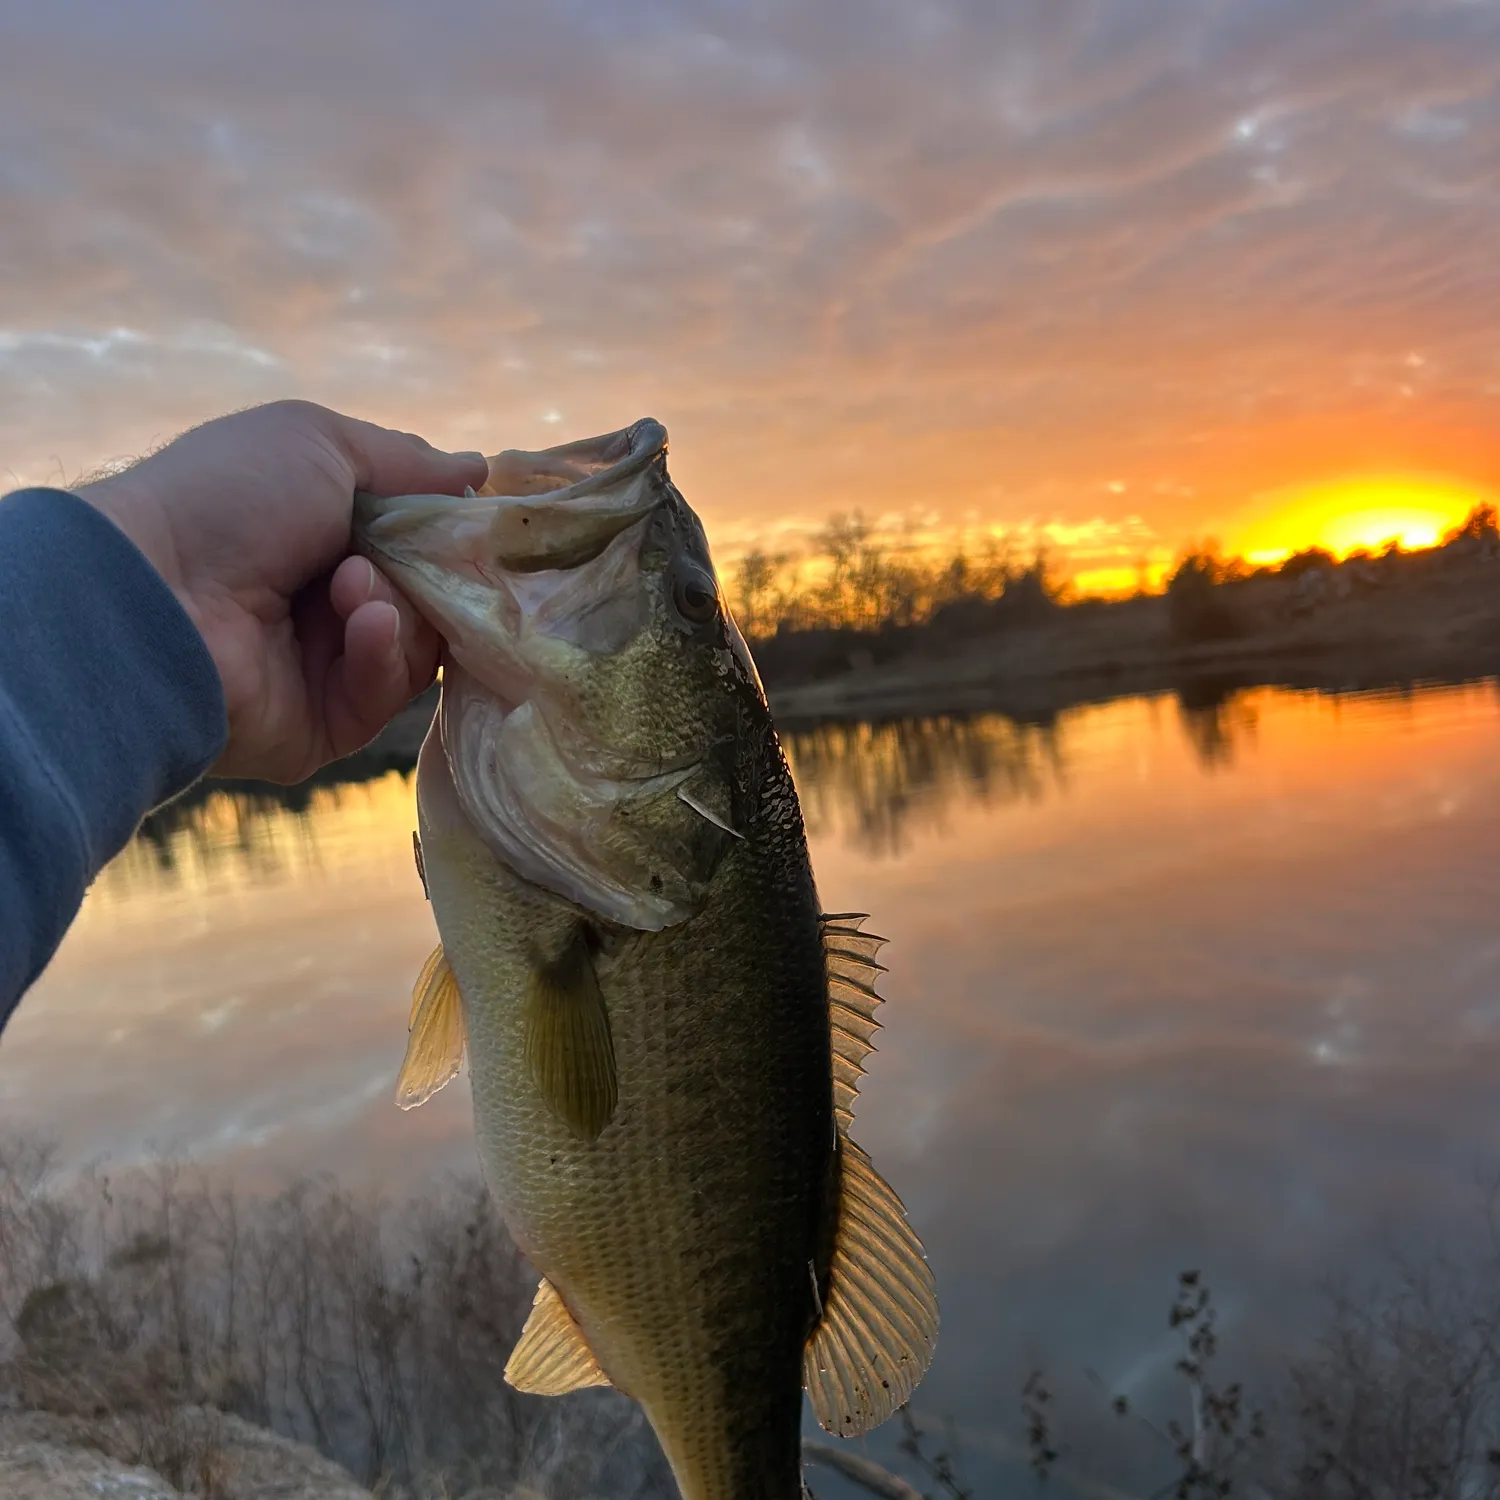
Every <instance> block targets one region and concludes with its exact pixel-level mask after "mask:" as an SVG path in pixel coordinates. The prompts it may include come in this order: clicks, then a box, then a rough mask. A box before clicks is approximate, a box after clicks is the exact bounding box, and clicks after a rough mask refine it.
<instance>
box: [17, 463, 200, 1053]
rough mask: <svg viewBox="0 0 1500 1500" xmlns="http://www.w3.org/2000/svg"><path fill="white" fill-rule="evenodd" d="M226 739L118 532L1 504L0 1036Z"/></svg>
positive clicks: (66, 500) (30, 499) (174, 613)
mask: <svg viewBox="0 0 1500 1500" xmlns="http://www.w3.org/2000/svg"><path fill="white" fill-rule="evenodd" d="M227 732H228V731H227V723H226V719H225V712H224V694H223V688H222V687H221V685H220V682H219V674H218V671H217V669H216V668H215V666H214V663H213V658H212V657H210V656H209V654H208V649H207V647H205V646H204V644H203V639H202V637H201V636H200V635H199V634H198V631H197V629H196V628H195V627H194V625H193V623H192V621H191V620H189V619H188V617H187V614H186V612H185V611H184V610H183V608H182V606H181V605H180V604H179V603H178V602H177V599H176V597H175V596H174V595H173V593H172V591H171V590H170V589H169V588H168V587H167V585H166V583H165V582H164V581H163V580H162V578H161V576H160V575H159V574H158V573H157V572H156V570H155V569H154V568H153V567H152V566H151V564H150V563H148V562H147V561H146V559H145V557H144V556H142V554H141V553H140V552H139V551H138V550H137V549H136V547H135V546H134V544H133V543H132V542H131V541H130V540H129V538H127V537H126V535H125V534H124V532H122V531H120V530H119V529H118V528H117V527H116V526H115V525H114V524H113V523H112V522H110V521H109V520H107V519H106V518H105V517H104V516H103V515H101V514H100V513H99V512H98V511H96V510H95V509H94V508H93V507H92V506H90V505H88V504H86V503H85V502H84V501H82V500H80V499H79V498H78V497H77V496H76V495H70V494H67V493H66V492H65V491H62V490H40V489H38V490H20V491H18V492H17V493H15V494H13V495H9V496H7V497H6V498H4V499H0V1025H3V1024H4V1022H5V1020H6V1019H7V1018H8V1017H9V1015H10V1013H11V1011H12V1010H13V1009H14V1008H15V1004H16V1001H17V1000H18V999H20V997H21V995H22V993H23V992H24V991H25V989H26V987H27V986H28V985H30V984H31V983H32V981H33V980H34V979H35V978H36V977H37V975H38V974H40V973H41V971H42V969H43V968H44V967H45V965H46V964H47V961H48V960H49V959H50V958H51V957H52V954H53V952H54V951H55V950H56V948H57V945H58V943H59V942H60V941H61V940H62V936H63V934H64V933H65V932H66V931H67V929H68V924H69V923H70V922H71V921H72V920H73V917H74V916H75V914H76V913H77V911H78V907H79V905H80V903H81V902H82V900H83V895H84V892H85V891H86V890H87V889H88V886H89V883H90V882H91V881H92V880H93V878H94V876H95V875H97V874H98V872H99V870H100V869H101V868H102V867H103V866H104V864H105V863H106V862H107V861H108V860H110V859H111V858H112V857H113V856H114V855H115V854H117V853H118V852H119V851H120V850H121V849H122V848H123V847H124V846H125V844H126V842H127V841H128V840H129V838H130V836H131V834H132V833H134V832H135V829H136V826H137V825H138V824H139V823H140V821H141V819H142V818H143V817H144V816H145V815H146V813H148V812H149V811H150V810H151V809H152V808H153V807H155V806H157V805H158V804H159V803H161V802H165V801H166V800H168V799H169V798H171V797H173V796H175V795H176V794H177V793H178V792H180V791H183V790H184V789H185V788H186V787H188V786H190V785H191V784H192V783H193V782H194V781H196V780H197V779H198V778H199V777H200V776H201V775H202V774H203V773H204V771H206V770H207V769H208V767H209V766H210V765H211V764H212V763H213V762H214V761H215V760H216V759H217V758H218V756H219V754H220V752H221V751H222V749H223V747H224V743H225V740H226V737H227Z"/></svg>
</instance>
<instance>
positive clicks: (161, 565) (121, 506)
mask: <svg viewBox="0 0 1500 1500" xmlns="http://www.w3.org/2000/svg"><path fill="white" fill-rule="evenodd" d="M73 493H74V494H75V495H77V496H78V498H79V499H80V500H83V501H84V502H86V503H87V504H89V505H91V506H93V508H94V509H95V510H97V511H98V512H99V513H100V514H101V515H103V516H104V517H105V519H106V520H108V521H110V522H112V523H113V524H114V525H115V526H116V527H117V528H118V529H119V530H120V531H123V532H124V533H125V535H126V537H128V538H129V540H130V541H131V542H132V543H133V544H134V545H135V549H136V551H137V552H139V553H140V554H141V556H142V557H144V558H145V559H146V561H147V562H148V563H150V564H151V566H152V567H153V568H155V569H156V571H157V572H158V573H159V574H160V575H161V577H162V580H163V582H165V584H166V585H167V587H168V588H169V589H171V590H172V592H173V593H174V594H175V595H176V596H177V599H178V602H179V603H180V604H181V605H182V606H183V608H184V609H186V610H187V612H188V614H189V616H190V617H191V618H192V620H193V623H194V624H195V625H196V624H197V623H198V620H197V612H196V611H195V610H194V608H193V605H192V600H191V599H190V598H189V597H188V591H187V587H186V584H185V582H184V579H183V575H182V568H181V565H180V562H179V559H178V556H177V548H176V546H175V545H174V543H173V540H172V529H171V527H170V526H169V525H168V523H167V518H166V515H165V513H164V512H163V510H162V508H161V506H160V505H159V504H157V503H156V501H155V500H154V499H153V498H152V496H151V494H150V491H149V490H148V489H147V488H146V486H145V485H143V484H142V483H141V481H140V479H139V478H138V477H137V473H136V471H135V470H133V469H131V470H126V471H125V472H124V473H122V474H112V475H110V476H109V477H108V478H105V479H100V480H96V481H95V482H94V483H93V484H86V485H81V486H79V487H78V488H77V489H75V490H74V491H73Z"/></svg>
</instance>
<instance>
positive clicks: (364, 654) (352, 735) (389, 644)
mask: <svg viewBox="0 0 1500 1500" xmlns="http://www.w3.org/2000/svg"><path fill="white" fill-rule="evenodd" d="M403 602H404V601H403ZM437 657H438V648H437V637H436V636H435V635H434V634H433V632H432V628H431V627H430V626H429V625H427V623H426V622H425V621H424V620H422V619H421V618H420V617H419V616H418V615H417V614H416V612H415V611H414V610H411V608H410V606H409V605H408V606H407V608H406V610H405V611H403V610H402V608H401V606H400V605H399V604H392V603H390V602H388V601H386V600H384V599H372V600H369V601H367V602H366V603H364V604H361V605H360V606H359V608H357V609H356V610H355V611H354V613H353V614H351V615H350V616H349V618H348V619H347V620H346V621H345V623H344V654H343V655H342V656H341V657H340V658H339V659H338V661H336V662H335V663H334V664H333V667H332V669H331V670H330V672H329V674H328V680H327V684H326V691H325V697H324V716H325V723H326V724H327V729H328V738H329V743H330V747H331V749H332V751H333V754H334V755H335V756H338V755H348V754H350V753H351V752H353V751H355V750H358V749H359V748H360V746H362V745H366V744H368V743H369V742H370V741H371V740H372V739H374V737H375V736H376V735H377V734H379V733H380V731H381V730H382V729H383V728H385V726H386V725H387V724H388V723H389V722H390V720H391V719H392V717H393V716H394V715H395V714H396V713H398V712H399V711H400V710H401V709H402V708H404V707H405V706H406V705H407V704H408V703H409V702H410V701H411V700H412V699H413V698H414V697H415V696H416V695H417V694H418V693H419V692H421V691H422V689H423V688H425V687H426V686H427V685H428V684H429V683H430V682H431V681H432V679H433V677H434V676H435V675H436V672H437Z"/></svg>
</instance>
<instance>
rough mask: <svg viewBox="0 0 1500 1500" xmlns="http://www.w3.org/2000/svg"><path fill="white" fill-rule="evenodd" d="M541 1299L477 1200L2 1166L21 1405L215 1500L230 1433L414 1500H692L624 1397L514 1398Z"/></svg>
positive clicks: (3, 1344) (9, 1359) (3, 1353)
mask: <svg viewBox="0 0 1500 1500" xmlns="http://www.w3.org/2000/svg"><path fill="white" fill-rule="evenodd" d="M534 1290H535V1277H534V1275H533V1274H532V1273H531V1272H530V1271H529V1269H528V1268H527V1267H526V1265H525V1263H524V1261H523V1260H522V1258H521V1257H520V1255H519V1253H518V1252H517V1251H516V1249H515V1247H514V1246H513V1245H512V1244H511V1242H510V1240H509V1238H508V1236H507V1235H506V1234H505V1232H504V1230H503V1228H502V1227H501V1226H500V1224H499V1223H498V1221H497V1220H496V1218H495V1216H494V1215H493V1213H492V1212H491V1210H490V1208H489V1205H488V1201H487V1199H486V1197H485V1194H484V1192H483V1189H482V1187H481V1186H480V1185H479V1184H478V1183H477V1182H465V1181H453V1182H449V1183H446V1184H444V1185H442V1186H441V1187H438V1188H435V1189H433V1190H432V1191H430V1192H428V1193H426V1194H425V1195H423V1196H422V1197H420V1198H417V1199H413V1200H410V1201H406V1202H402V1203H399V1204H391V1203H384V1202H381V1201H380V1200H379V1199H377V1198H374V1197H360V1196H357V1195H354V1194H351V1193H348V1192H346V1191H344V1190H342V1189H340V1188H339V1187H337V1186H336V1185H334V1184H332V1183H328V1182H318V1181H307V1182H299V1183H296V1184H294V1185H292V1186H290V1187H288V1188H287V1189H286V1190H285V1191H283V1192H281V1193H279V1194H277V1195H275V1196H273V1197H270V1198H265V1199H256V1198H250V1197H248V1196H246V1195H244V1194H242V1193H240V1192H238V1191H236V1190H235V1189H234V1188H233V1187H232V1186H231V1185H229V1184H227V1183H224V1182H220V1181H217V1180H215V1179H214V1178H213V1177H212V1176H211V1175H209V1174H206V1173H203V1172H199V1171H194V1170H191V1169H188V1168H184V1167H181V1166H177V1165H173V1164H163V1165H161V1166H160V1167H157V1168H154V1169H152V1170H149V1171H144V1172H132V1173H127V1174H122V1175H111V1174H109V1173H106V1172H103V1171H92V1172H89V1173H86V1174H84V1175H82V1176H81V1177H76V1178H73V1179H70V1180H67V1181H63V1180H60V1179H59V1178H58V1177H57V1176H56V1174H54V1173H53V1172H52V1170H51V1158H50V1154H49V1153H48V1152H47V1151H46V1150H45V1149H43V1148H41V1147H38V1146H36V1145H31V1144H25V1143H20V1144H18V1143H14V1142H12V1143H8V1144H4V1145H0V1357H3V1363H0V1382H3V1384H4V1387H5V1391H6V1394H7V1395H8V1397H9V1399H10V1400H11V1402H12V1403H14V1404H17V1405H19V1406H21V1407H22V1408H23V1409H29V1410H37V1411H47V1412H53V1413H58V1414H62V1415H65V1416H68V1417H70V1418H75V1419H78V1420H89V1421H92V1422H93V1423H95V1424H96V1430H97V1432H98V1433H99V1434H101V1436H100V1437H99V1439H98V1443H99V1445H100V1446H102V1447H106V1448H107V1450H108V1451H110V1452H111V1453H112V1455H113V1456H117V1457H121V1458H123V1459H125V1460H127V1461H131V1462H139V1463H143V1464H146V1465H148V1466H149V1467H152V1468H154V1469H156V1470H157V1471H158V1472H160V1473H161V1474H162V1475H163V1477H165V1478H167V1479H168V1480H170V1481H171V1482H172V1483H173V1484H176V1485H178V1486H179V1487H180V1488H184V1489H188V1490H191V1491H192V1492H194V1493H196V1494H200V1495H203V1496H205V1497H206V1500H221V1497H223V1483H222V1476H221V1475H220V1473H219V1472H218V1469H217V1468H216V1465H217V1464H218V1462H219V1458H218V1455H219V1450H220V1448H221V1446H222V1445H221V1444H220V1443H219V1442H218V1440H217V1438H216V1434H215V1430H214V1418H213V1413H215V1412H221V1411H222V1412H227V1413H233V1414H235V1415H236V1416H239V1417H243V1418H245V1419H246V1420H248V1421H250V1422H253V1423H256V1424H259V1425H261V1426H264V1427H267V1428H270V1429H271V1430H273V1431H275V1432H277V1433H280V1434H282V1435H283V1436H286V1437H290V1438H294V1439H297V1440H300V1441H302V1442H306V1443H309V1444H311V1445H312V1446H313V1447H315V1448H316V1449H318V1451H319V1452H321V1453H323V1454H325V1455H327V1456H329V1457H331V1458H333V1459H335V1460H336V1461H337V1462H338V1463H340V1464H342V1465H343V1466H344V1468H346V1469H347V1470H348V1471H349V1472H350V1473H351V1474H353V1475H354V1476H355V1477H356V1478H358V1479H359V1480H360V1481H361V1482H362V1483H364V1484H367V1485H372V1486H377V1487H378V1488H379V1489H380V1490H381V1492H382V1493H384V1494H387V1495H390V1496H392V1497H405V1496H423V1497H426V1496H436V1495H447V1496H457V1495H468V1494H475V1493H496V1494H499V1493H508V1492H510V1491H512V1490H515V1489H520V1488H529V1489H532V1490H534V1491H536V1492H537V1493H538V1494H544V1495H568V1496H584V1495H591V1494H600V1495H603V1494H608V1495H610V1496H618V1497H622V1500H629V1497H632V1496H641V1497H645V1496H651V1495H670V1494H672V1488H671V1481H670V1478H669V1476H668V1475H667V1471H666V1468H665V1465H664V1462H663V1460H662V1459H661V1457H660V1454H659V1451H658V1450H657V1449H656V1446H655V1443H654V1440H653V1439H652V1438H651V1436H650V1433H649V1430H648V1429H647V1428H646V1426H645V1424H644V1422H643V1420H642V1418H641V1417H640V1414H639V1412H638V1411H637V1410H636V1408H635V1407H634V1406H633V1405H631V1404H630V1403H629V1402H626V1401H625V1400H624V1399H623V1398H622V1397H619V1396H617V1395H615V1394H614V1393H612V1392H581V1393H579V1394H578V1395H576V1396H572V1397H567V1398H565V1399H563V1400H561V1401H552V1402H549V1401H544V1400H541V1399H539V1398H532V1397H526V1396H522V1395H520V1394H518V1393H517V1392H515V1391H513V1390H512V1389H511V1388H510V1387H509V1386H508V1385H506V1383H505V1381H504V1379H503V1371H504V1367H505V1361H506V1359H507V1357H508V1356H509V1354H510V1350H511V1348H512V1346H513V1344H514V1342H515V1338H516V1336H517V1334H518V1333H519V1330H520V1327H521V1324H522V1322H523V1321H524V1318H525V1314H526V1311H527V1309H528V1307H529V1305H530V1301H531V1297H532V1293H533V1291H534Z"/></svg>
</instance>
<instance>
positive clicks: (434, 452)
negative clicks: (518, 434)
mask: <svg viewBox="0 0 1500 1500" xmlns="http://www.w3.org/2000/svg"><path fill="white" fill-rule="evenodd" d="M328 415H329V417H330V418H332V423H333V425H332V431H331V433H330V435H331V436H332V437H333V438H334V440H335V441H336V442H337V443H338V445H339V447H340V448H341V449H342V450H343V452H344V455H345V457H346V458H347V459H348V460H349V463H350V465H351V466H352V467H353V469H354V488H355V489H357V490H368V491H369V492H370V493H371V494H372V495H420V494H437V495H456V494H459V493H460V492H461V491H462V490H463V488H464V486H465V485H469V484H472V485H475V486H476V487H477V486H479V485H482V484H483V483H484V482H485V480H486V479H487V478H488V477H489V465H488V463H487V462H486V461H485V457H484V455H483V454H482V453H444V452H443V451H442V449H440V448H434V447H433V446H432V444H431V443H429V442H428V441H427V440H426V439H425V438H422V437H418V436H417V435H416V434H415V433H410V432H396V431H393V430H392V429H391V428H389V427H377V426H376V425H375V423H373V422H362V421H360V420H359V419H358V418H357V417H346V416H342V415H340V414H339V413H337V412H329V413H328Z"/></svg>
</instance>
